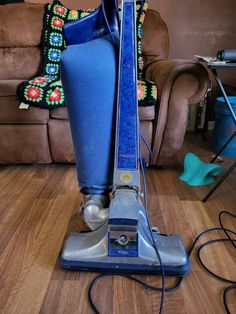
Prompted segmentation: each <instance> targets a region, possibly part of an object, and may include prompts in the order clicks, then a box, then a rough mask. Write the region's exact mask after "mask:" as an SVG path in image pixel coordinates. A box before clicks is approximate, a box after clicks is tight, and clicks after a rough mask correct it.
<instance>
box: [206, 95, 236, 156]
mask: <svg viewBox="0 0 236 314" xmlns="http://www.w3.org/2000/svg"><path fill="white" fill-rule="evenodd" d="M228 99H229V102H230V104H231V106H232V108H233V111H234V113H235V114H236V97H234V96H229V97H228ZM215 112H216V119H215V127H214V142H213V147H212V150H213V152H214V153H218V152H219V150H220V149H221V147H222V146H223V145H224V144H225V142H226V141H227V140H228V139H229V138H230V136H231V135H232V134H233V133H234V131H235V130H236V126H235V123H234V121H233V119H232V117H231V115H230V112H229V110H228V108H227V106H226V104H225V101H224V98H223V97H219V98H217V100H216V107H215ZM221 156H225V157H236V136H235V137H234V139H233V140H232V141H231V142H230V143H229V144H228V145H227V147H226V148H225V149H224V150H223V152H222V153H221Z"/></svg>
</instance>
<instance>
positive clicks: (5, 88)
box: [0, 80, 22, 97]
mask: <svg viewBox="0 0 236 314" xmlns="http://www.w3.org/2000/svg"><path fill="white" fill-rule="evenodd" d="M21 82H22V80H0V97H1V96H15V95H16V89H17V86H18V85H19V84H20V83H21Z"/></svg>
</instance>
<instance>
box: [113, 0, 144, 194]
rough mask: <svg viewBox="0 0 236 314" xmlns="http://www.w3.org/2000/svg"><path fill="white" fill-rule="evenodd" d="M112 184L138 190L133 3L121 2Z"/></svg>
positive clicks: (132, 0) (131, 1)
mask: <svg viewBox="0 0 236 314" xmlns="http://www.w3.org/2000/svg"><path fill="white" fill-rule="evenodd" d="M113 185H114V186H115V188H116V187H120V186H127V187H131V188H134V187H135V188H137V189H139V188H140V173H139V119H138V101H137V38H136V3H135V1H134V0H123V1H122V19H121V34H120V51H119V73H118V93H117V117H116V150H115V165H114V177H113Z"/></svg>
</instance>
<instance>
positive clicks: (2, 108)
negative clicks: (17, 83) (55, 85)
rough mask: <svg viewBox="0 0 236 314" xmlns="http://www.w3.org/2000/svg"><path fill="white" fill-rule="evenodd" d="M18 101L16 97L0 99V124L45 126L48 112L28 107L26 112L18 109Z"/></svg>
mask: <svg viewBox="0 0 236 314" xmlns="http://www.w3.org/2000/svg"><path fill="white" fill-rule="evenodd" d="M19 104H20V103H19V100H17V98H16V96H3V97H0V112H1V114H0V123H10V124H12V123H17V124H19V123H37V124H46V123H47V122H48V119H49V111H48V110H42V109H41V108H34V107H29V108H28V109H27V110H22V109H19Z"/></svg>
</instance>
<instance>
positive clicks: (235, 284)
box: [88, 211, 236, 314]
mask: <svg viewBox="0 0 236 314" xmlns="http://www.w3.org/2000/svg"><path fill="white" fill-rule="evenodd" d="M222 215H228V216H231V217H232V218H236V215H235V214H233V213H231V212H228V211H221V212H220V214H219V223H220V226H221V227H216V228H210V229H207V230H204V231H202V232H201V233H199V234H198V236H197V237H196V238H195V240H194V241H193V243H192V245H191V246H190V249H189V251H188V253H189V256H191V254H192V252H193V249H194V248H195V246H196V244H197V242H198V241H199V240H200V239H201V238H202V236H204V235H206V234H208V233H211V232H213V231H223V232H224V233H225V234H226V235H227V238H224V239H222V238H218V239H215V240H209V241H207V242H205V243H203V244H202V245H201V246H200V247H199V248H198V250H197V257H198V260H199V262H200V264H201V265H202V266H203V268H204V270H205V271H207V272H208V273H209V274H210V275H212V276H213V277H215V278H216V279H219V280H221V281H224V282H227V283H232V285H230V286H229V287H227V288H225V290H224V292H223V304H224V307H225V311H226V313H227V314H232V313H231V312H230V310H229V306H228V303H227V297H228V294H229V292H231V291H232V290H234V289H236V281H235V280H232V279H227V278H224V277H222V276H219V275H217V274H215V273H214V272H213V271H211V270H210V269H209V268H208V267H207V266H206V265H205V264H204V263H203V261H202V259H201V251H202V249H203V248H205V247H206V246H207V245H210V244H212V243H216V242H219V243H220V242H230V243H231V244H232V245H233V247H235V244H236V239H235V238H232V237H231V236H230V234H231V235H234V236H236V232H235V231H233V230H230V229H227V228H225V227H224V225H223V223H222ZM109 276H121V277H125V278H127V279H130V280H132V281H134V282H136V283H138V284H140V285H142V286H143V287H144V288H146V289H150V290H152V291H157V292H162V293H163V287H155V286H152V285H149V284H147V283H146V282H144V281H142V280H140V279H138V278H136V277H134V276H132V275H127V274H124V273H119V274H117V273H115V274H114V273H105V274H99V275H98V276H96V277H95V278H94V279H93V281H92V282H91V283H90V285H89V289H88V298H89V303H90V305H91V307H92V309H93V310H94V312H95V313H96V314H100V312H99V311H98V309H97V307H96V305H95V303H94V301H93V298H92V291H93V288H94V286H95V284H96V283H97V282H98V281H99V280H100V279H103V278H105V277H109ZM182 281H183V277H181V278H179V277H177V281H176V284H175V285H174V286H173V287H168V288H165V289H164V292H173V291H175V290H176V289H178V288H179V287H180V285H181V283H182ZM160 310H161V307H160Z"/></svg>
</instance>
